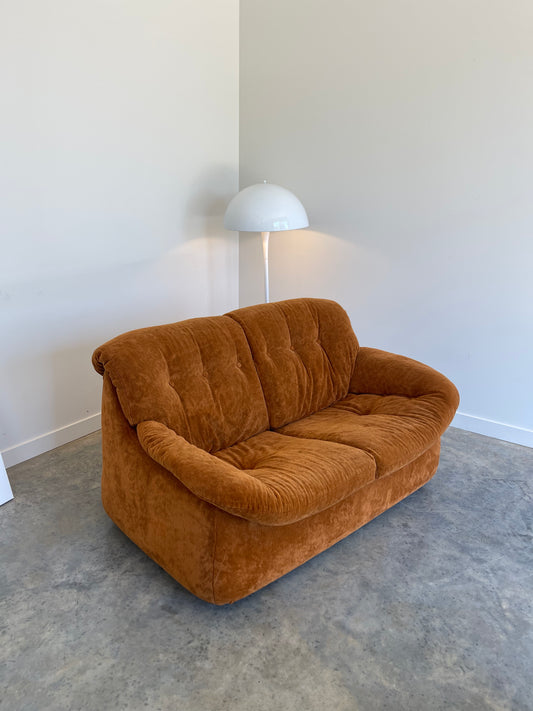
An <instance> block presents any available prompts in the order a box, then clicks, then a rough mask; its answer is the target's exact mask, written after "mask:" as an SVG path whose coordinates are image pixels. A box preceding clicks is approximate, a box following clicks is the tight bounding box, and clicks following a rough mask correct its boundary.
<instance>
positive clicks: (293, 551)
mask: <svg viewBox="0 0 533 711" xmlns="http://www.w3.org/2000/svg"><path fill="white" fill-rule="evenodd" d="M102 418H103V438H104V439H103V447H104V462H105V464H104V469H103V474H102V499H103V503H104V508H105V510H106V512H107V513H108V515H109V516H110V518H111V519H112V520H113V521H114V522H115V523H116V524H117V525H118V527H119V528H120V529H121V530H122V531H123V532H124V533H125V534H126V535H127V536H128V537H129V538H130V539H131V540H132V541H133V542H134V543H136V544H137V545H138V546H139V548H141V549H142V550H143V551H144V552H145V553H146V554H147V555H148V556H150V557H151V558H152V559H153V560H154V561H155V562H156V563H158V564H159V565H160V566H161V567H162V568H163V569H164V570H166V571H167V572H168V573H169V574H170V575H171V576H172V577H173V578H175V579H176V580H177V581H178V582H179V583H181V584H182V585H183V586H184V587H185V588H187V589H188V590H189V591H190V592H192V593H193V594H194V595H196V596H197V597H200V598H202V599H203V600H206V601H207V602H210V603H215V604H217V605H224V604H227V603H231V602H235V601H237V600H239V599H241V598H243V597H246V596H247V595H250V594H251V593H253V592H255V591H256V590H259V589H260V588H262V587H264V586H265V585H268V584H269V583H271V582H273V581H274V580H276V579H277V578H280V577H281V576H283V575H285V574H286V573H288V572H289V571H291V570H293V569H294V568H297V567H298V566H299V565H302V563H305V562H306V561H307V560H309V559H310V558H313V557H314V556H315V555H317V554H318V553H321V552H322V551H324V550H326V549H327V548H329V547H330V546H332V545H333V544H334V543H337V542H338V541H340V540H341V539H343V538H345V537H346V536H348V535H350V534H351V533H353V532H354V531H356V530H357V529H358V528H360V527H361V526H363V525H364V524H365V523H367V522H368V521H370V520H372V519H373V518H375V517H376V516H378V515H379V514H381V513H383V512H384V511H386V510H387V509H388V508H390V507H391V506H393V505H394V504H396V503H397V502H398V501H401V499H403V498H405V497H406V496H408V495H409V494H411V493H413V492H414V491H416V489H419V488H420V487H421V486H423V485H424V484H425V483H426V482H427V481H429V479H431V477H432V476H433V475H434V474H435V472H436V471H437V466H438V462H439V453H440V440H439V441H437V442H435V443H434V444H433V446H432V447H431V448H430V449H428V450H427V451H426V452H424V454H422V455H421V456H420V457H419V458H418V459H416V460H415V461H413V462H411V463H410V464H408V465H407V466H404V467H402V468H401V469H398V470H397V471H395V472H393V473H392V474H389V475H388V476H385V477H382V478H380V479H376V480H375V481H373V482H371V483H370V484H367V485H366V486H364V487H362V488H361V489H359V490H358V491H356V492H354V493H353V494H352V495H351V496H349V497H347V498H346V499H344V500H343V501H341V502H339V503H338V504H336V505H334V506H332V507H330V508H329V509H326V510H325V511H321V512H320V513H318V514H315V515H313V516H310V517H309V518H306V519H303V520H302V521H298V522H296V523H293V524H290V525H284V526H265V525H261V524H257V523H253V522H250V521H247V520H245V519H242V518H239V517H237V516H232V515H231V514H228V513H226V512H225V511H222V510H221V509H217V508H215V507H214V506H211V505H210V504H208V503H206V502H204V501H202V500H200V499H198V498H197V497H196V496H194V495H193V494H191V492H189V490H188V489H186V488H185V487H184V486H183V485H182V484H181V483H180V482H179V481H178V480H177V479H176V477H174V476H173V475H172V474H171V473H170V472H168V471H167V470H166V469H164V468H163V467H161V466H160V465H159V464H157V463H156V462H154V461H153V460H152V459H151V458H150V457H148V456H147V455H146V454H145V453H144V451H143V450H142V448H141V446H140V444H139V441H138V439H137V435H136V432H135V429H134V428H132V427H130V425H129V424H128V422H127V421H126V419H125V418H124V415H123V414H122V411H121V408H120V405H119V403H118V400H117V397H116V393H115V390H114V388H113V386H112V385H111V383H110V381H109V380H108V379H107V377H105V378H104V397H103V408H102Z"/></svg>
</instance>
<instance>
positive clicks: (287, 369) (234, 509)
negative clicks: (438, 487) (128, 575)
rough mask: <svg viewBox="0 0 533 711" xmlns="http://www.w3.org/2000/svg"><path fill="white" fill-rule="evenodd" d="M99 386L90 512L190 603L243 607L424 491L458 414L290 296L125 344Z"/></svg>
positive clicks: (415, 366) (395, 359)
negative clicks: (99, 460) (96, 467)
mask: <svg viewBox="0 0 533 711" xmlns="http://www.w3.org/2000/svg"><path fill="white" fill-rule="evenodd" d="M93 364H94V367H95V368H96V370H97V371H98V372H99V373H101V374H102V375H103V394H102V441H103V472H102V499H103V504H104V508H105V510H106V511H107V513H108V515H109V516H110V517H111V519H112V520H113V521H114V522H115V523H116V524H117V525H118V526H119V527H120V528H121V529H122V531H123V532H124V533H125V534H126V535H127V536H129V538H131V540H133V541H134V542H135V543H136V544H137V545H138V546H139V547H140V548H141V549H142V550H143V551H145V552H146V553H147V554H148V555H149V556H150V557H151V558H153V559H154V560H155V561H156V562H157V563H158V564H159V565H160V566H161V567H163V568H164V569H165V570H166V571H167V572H168V573H169V574H170V575H172V576H173V577H174V578H175V579H176V580H177V581H179V582H180V583H181V584H182V585H183V586H184V587H185V588H187V589H188V590H189V591H191V592H192V593H193V594H194V595H197V596H198V597H200V598H202V599H204V600H207V601H208V602H211V603H215V604H225V603H229V602H233V601H235V600H238V599H240V598H243V597H245V596H246V595H249V594H250V593H252V592H254V591H256V590H258V589H259V588H261V587H263V586H264V585H267V584H268V583H270V582H271V581H273V580H275V579H276V578H279V577H280V576H282V575H284V574H285V573H287V572H288V571H290V570H292V569H294V568H295V567H297V566H298V565H301V564H302V563H304V562H305V561H307V560H308V559H309V558H311V557H313V556H315V555H316V554H318V553H320V552H321V551H323V550H325V549H326V548H328V547H329V546H331V545H333V544H334V543H336V542H337V541H339V540H340V539H342V538H344V537H345V536H347V535H349V534H350V533H352V532H353V531H355V530H356V529H357V528H359V527H360V526H362V525H364V524H365V523H366V522H367V521H370V520H371V519H372V518H374V517H375V516H377V515H379V514H380V513H382V512H383V511H385V510H386V509H388V508H390V507H391V506H393V505H394V504H395V503H397V502H398V501H400V500H401V499H403V498H404V497H406V496H408V495H409V494H411V493H412V492H413V491H415V490H416V489H418V488H419V487H420V486H422V485H423V484H425V483H426V482H427V481H428V480H429V479H430V478H431V477H432V476H433V474H434V473H435V471H436V470H437V465H438V461H439V450H440V437H441V435H442V433H443V432H444V430H445V429H446V427H447V426H448V425H449V423H450V421H451V419H452V417H453V415H454V413H455V411H456V409H457V406H458V403H459V396H458V393H457V390H456V388H455V387H454V385H453V384H452V383H451V382H450V381H449V380H448V379H447V378H445V377H444V376H443V375H441V374H440V373H438V372H436V371H435V370H433V369H431V368H429V367H428V366H426V365H423V364H421V363H419V362H417V361H414V360H411V359H408V358H405V357H402V356H398V355H393V354H390V353H386V352H383V351H380V350H376V349H373V348H364V347H359V344H358V341H357V338H356V336H355V334H354V332H353V330H352V327H351V325H350V321H349V319H348V316H347V314H346V312H345V311H344V310H343V309H342V308H341V307H340V306H339V305H338V304H336V303H335V302H332V301H327V300H322V299H292V300H289V301H281V302H277V303H271V304H261V305H257V306H251V307H247V308H242V309H238V310H236V311H232V312H231V313H228V314H226V315H225V316H217V317H205V318H197V319H191V320H188V321H182V322H179V323H174V324H169V325H164V326H154V327H151V328H143V329H139V330H136V331H131V332H129V333H125V334H123V335H121V336H118V337H117V338H114V339H113V340H111V341H108V342H107V343H106V344H104V345H103V346H101V347H100V348H98V349H97V350H96V351H95V353H94V355H93Z"/></svg>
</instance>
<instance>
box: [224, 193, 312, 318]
mask: <svg viewBox="0 0 533 711" xmlns="http://www.w3.org/2000/svg"><path fill="white" fill-rule="evenodd" d="M224 227H225V228H226V229H227V230H236V231H238V232H261V237H262V239H263V260H264V264H265V301H266V303H267V304H268V302H269V301H270V296H269V285H268V240H269V237H270V233H271V232H283V231H285V230H298V229H301V228H302V227H309V220H308V218H307V213H306V211H305V208H304V206H303V205H302V203H301V202H300V201H299V200H298V198H297V197H296V195H293V194H292V193H291V192H290V190H287V189H286V188H282V187H281V186H280V185H273V184H272V183H267V181H266V180H265V181H264V182H263V183H257V184H256V185H250V187H248V188H244V190H241V192H240V193H237V195H235V197H234V198H233V200H232V201H231V202H230V204H229V205H228V207H227V209H226V214H225V216H224Z"/></svg>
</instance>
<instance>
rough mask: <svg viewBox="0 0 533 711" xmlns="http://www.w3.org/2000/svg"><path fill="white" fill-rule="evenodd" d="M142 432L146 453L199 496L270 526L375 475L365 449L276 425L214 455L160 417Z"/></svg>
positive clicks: (338, 497) (323, 504)
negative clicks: (285, 432)
mask: <svg viewBox="0 0 533 711" xmlns="http://www.w3.org/2000/svg"><path fill="white" fill-rule="evenodd" d="M137 436H138V437H139V442H140V444H141V446H142V448H143V449H144V450H145V452H146V453H147V454H148V455H149V456H150V457H151V458H152V459H154V460H155V461H156V462H157V463H158V464H160V465H161V466H162V467H164V468H165V469H166V470H168V471H169V472H171V473H172V474H173V475H174V476H175V477H176V479H178V480H179V481H180V482H181V483H182V484H183V485H184V486H185V487H186V488H187V489H189V491H191V492H192V493H193V494H195V495H196V496H197V497H198V498H200V499H203V500H204V501H206V502H207V503H209V504H212V505H213V506H215V507H217V508H219V509H222V510H223V511H226V512H227V513H230V514H233V515H235V516H239V517H241V518H244V519H247V520H248V521H254V522H255V523H260V524H264V525H268V526H282V525H285V524H288V523H294V522H296V521H300V520H301V519H304V518H307V517H308V516H312V515H313V514H315V513H318V512H319V511H323V510H324V509H326V508H328V507H329V506H332V505H333V504H335V503H337V502H338V501H342V500H343V499H344V498H346V497H347V496H349V495H350V494H352V493H353V492H354V491H357V489H360V488H361V487H362V486H365V485H366V484H368V483H370V482H372V481H374V480H375V476H376V464H375V462H374V460H373V458H372V457H371V456H370V455H369V454H367V453H366V452H363V451H361V450H358V449H355V448H353V447H346V446H345V445H342V444H337V443H335V442H320V441H318V440H306V439H300V438H298V437H287V436H285V435H281V434H277V433H276V432H271V431H266V432H262V433H261V434H259V435H255V436H253V437H250V438H249V439H247V440H245V441H243V442H240V443H239V444H236V445H233V446H232V447H228V448H226V449H223V450H220V451H218V452H216V453H215V454H209V453H208V452H206V451H205V450H203V449H200V448H199V447H195V446H194V445H193V444H191V443H190V442H187V440H185V439H184V438H183V437H180V436H179V435H177V434H176V433H175V432H174V431H173V430H171V429H169V428H168V427H166V426H165V425H164V424H162V423H161V422H154V421H151V422H141V423H140V424H139V425H138V426H137Z"/></svg>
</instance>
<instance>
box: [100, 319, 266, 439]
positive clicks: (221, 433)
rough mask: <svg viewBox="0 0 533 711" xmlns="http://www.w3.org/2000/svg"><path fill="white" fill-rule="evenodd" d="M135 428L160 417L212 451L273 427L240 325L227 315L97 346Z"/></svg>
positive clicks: (136, 333)
mask: <svg viewBox="0 0 533 711" xmlns="http://www.w3.org/2000/svg"><path fill="white" fill-rule="evenodd" d="M93 364H94V367H95V368H96V370H97V371H98V372H100V373H102V374H103V372H104V370H105V371H106V372H107V373H108V374H109V376H110V378H111V382H112V383H113V385H114V386H115V389H116V391H117V395H118V399H119V402H120V405H121V407H122V410H123V412H124V415H125V416H126V418H127V420H128V422H129V423H130V425H132V426H135V425H137V424H139V422H143V421H144V420H156V421H158V422H162V423H164V424H165V425H166V426H167V427H169V428H171V429H173V430H174V431H175V432H177V433H178V434H179V435H181V436H182V437H184V438H185V439H186V440H188V441H189V442H191V443H192V444H194V445H196V446H197V447H201V448H202V449H205V450H206V451H208V452H215V451H218V450H219V449H224V448H226V447H229V446H231V445H232V444H235V443H236V442H240V441H241V440H243V439H246V438H248V437H251V436H253V435H255V434H258V433H259V432H263V431H264V430H265V429H266V428H267V427H268V415H267V410H266V405H265V400H264V397H263V392H262V389H261V384H260V382H259V378H258V376H257V371H256V369H255V365H254V363H253V360H252V355H251V352H250V347H249V345H248V343H247V341H246V338H245V335H244V333H243V331H242V328H241V327H240V326H239V325H238V324H237V323H236V322H235V321H234V320H233V319H231V318H228V317H227V316H217V317H206V318H196V319H191V320H189V321H181V322H179V323H174V324H168V325H165V326H154V327H151V328H142V329H139V330H137V331H130V332H129V333H125V334H123V335H121V336H118V337H117V338H114V339H113V340H111V341H108V342H107V343H105V344H104V345H103V346H101V347H100V348H98V349H97V350H96V351H95V352H94V355H93Z"/></svg>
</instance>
